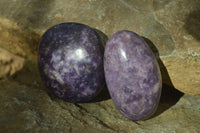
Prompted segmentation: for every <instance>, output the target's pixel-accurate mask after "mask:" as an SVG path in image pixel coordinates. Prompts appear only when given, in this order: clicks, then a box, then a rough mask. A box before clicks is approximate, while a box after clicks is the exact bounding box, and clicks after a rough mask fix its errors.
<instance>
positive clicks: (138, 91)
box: [104, 30, 162, 121]
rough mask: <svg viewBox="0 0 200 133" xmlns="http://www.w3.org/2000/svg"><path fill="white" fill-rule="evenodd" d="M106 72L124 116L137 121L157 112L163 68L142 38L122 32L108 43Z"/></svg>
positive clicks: (108, 85) (114, 99) (116, 34)
mask: <svg viewBox="0 0 200 133" xmlns="http://www.w3.org/2000/svg"><path fill="white" fill-rule="evenodd" d="M104 72H105V78H106V83H107V87H108V90H109V93H110V95H111V98H112V100H113V102H114V104H115V106H116V108H117V109H118V110H119V111H120V112H121V113H122V114H123V115H124V116H126V117H128V118H129V119H131V120H134V121H137V120H144V119H147V118H149V117H150V116H151V115H152V114H153V113H154V112H155V110H156V108H157V106H158V103H159V100H160V95H161V88H162V79H161V73H160V68H159V66H158V63H157V60H156V58H155V56H154V54H153V52H152V51H151V49H150V47H149V46H148V45H147V44H146V43H145V41H144V40H143V39H142V38H141V37H140V36H139V35H137V34H136V33H134V32H131V31H127V30H123V31H119V32H117V33H115V34H114V35H113V36H112V37H111V38H110V39H109V40H108V41H107V43H106V47H105V52H104Z"/></svg>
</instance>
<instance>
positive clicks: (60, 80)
mask: <svg viewBox="0 0 200 133" xmlns="http://www.w3.org/2000/svg"><path fill="white" fill-rule="evenodd" d="M51 73H52V74H53V75H54V79H56V80H57V81H58V82H59V83H60V84H64V81H63V79H62V77H61V75H60V74H59V73H58V72H57V71H52V72H51Z"/></svg>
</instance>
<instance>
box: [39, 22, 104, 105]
mask: <svg viewBox="0 0 200 133" xmlns="http://www.w3.org/2000/svg"><path fill="white" fill-rule="evenodd" d="M103 52H104V51H103V45H102V43H101V40H100V38H99V36H98V34H97V33H96V32H95V31H94V30H93V29H92V28H90V27H88V26H86V25H83V24H78V23H62V24H59V25H56V26H54V27H52V28H50V29H49V30H47V31H46V32H45V34H44V35H43V36H42V39H41V42H40V46H39V57H38V65H39V71H40V75H41V78H42V80H43V81H44V83H45V85H46V86H47V88H49V89H50V90H51V92H53V93H54V94H55V95H56V96H58V97H59V98H61V99H63V100H65V101H68V102H85V101H88V100H91V99H92V98H94V97H95V96H96V95H97V94H98V93H99V92H100V90H101V88H102V85H103V84H104V82H105V80H104V70H103Z"/></svg>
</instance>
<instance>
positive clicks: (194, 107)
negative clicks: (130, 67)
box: [0, 62, 200, 133]
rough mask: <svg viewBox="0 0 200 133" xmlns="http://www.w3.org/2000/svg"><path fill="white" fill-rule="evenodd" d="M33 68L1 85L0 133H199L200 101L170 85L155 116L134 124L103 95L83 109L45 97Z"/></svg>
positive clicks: (84, 105) (2, 81)
mask: <svg viewBox="0 0 200 133" xmlns="http://www.w3.org/2000/svg"><path fill="white" fill-rule="evenodd" d="M36 68H37V65H36V64H32V63H30V62H28V63H26V64H25V67H24V69H23V70H22V71H20V72H17V73H16V74H15V75H14V76H13V77H12V78H9V79H3V80H1V81H0V85H1V88H0V132H3V133H7V132H8V133H12V132H60V133H62V132H66V133H67V132H69V133H79V132H80V131H81V132H82V133H94V132H95V133H103V132H105V133H116V132H120V133H123V132H124V133H127V132H130V133H133V132H134V133H135V132H136V133H137V132H138V133H149V132H152V133H160V132H163V133H169V132H175V133H182V132H186V133H187V132H188V133H193V132H194V133H198V132H199V124H200V117H199V116H200V99H197V98H195V97H192V96H189V95H184V96H183V93H181V92H179V91H177V90H175V89H173V88H170V87H169V86H164V87H163V92H162V95H161V102H160V104H159V106H158V110H157V112H156V113H155V115H154V116H153V117H151V118H150V119H148V120H146V121H138V122H137V123H134V122H133V121H131V120H128V119H126V118H125V117H124V116H122V115H121V114H120V113H119V112H118V110H117V109H116V108H115V106H114V104H113V102H112V100H111V99H110V98H109V97H108V92H106V91H104V92H102V93H101V95H99V97H97V99H95V100H93V101H91V102H90V103H82V104H73V103H68V102H65V101H62V100H60V99H58V98H55V97H52V96H50V95H48V93H47V92H46V89H45V87H44V86H43V84H42V82H41V79H40V78H39V73H38V72H37V71H35V69H36ZM27 74H29V75H32V76H27Z"/></svg>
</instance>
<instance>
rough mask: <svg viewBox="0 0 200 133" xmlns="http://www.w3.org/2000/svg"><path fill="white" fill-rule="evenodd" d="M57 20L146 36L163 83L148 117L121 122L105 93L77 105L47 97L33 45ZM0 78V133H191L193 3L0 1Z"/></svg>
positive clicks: (196, 44)
mask: <svg viewBox="0 0 200 133" xmlns="http://www.w3.org/2000/svg"><path fill="white" fill-rule="evenodd" d="M63 22H79V23H83V24H86V25H89V26H91V27H93V28H95V29H97V30H98V31H99V33H100V32H101V33H102V34H104V38H107V37H108V38H109V37H110V36H111V35H112V34H114V33H115V32H117V31H119V30H123V29H126V30H131V31H134V32H136V33H138V34H139V35H141V36H143V37H144V38H146V39H145V41H147V43H148V44H149V45H150V47H151V48H152V50H153V51H154V53H155V55H156V56H157V58H158V62H159V64H160V68H161V72H162V77H163V83H164V85H163V86H164V87H163V93H162V97H161V103H160V105H159V107H158V111H157V112H156V113H155V115H154V116H153V117H152V118H151V119H149V120H146V121H141V122H138V124H136V123H134V122H132V121H130V120H128V119H126V118H124V117H123V116H121V114H119V112H118V111H117V110H116V109H115V107H114V105H113V103H112V100H111V99H110V97H109V94H108V92H107V90H106V89H105V90H104V91H103V92H102V93H101V95H100V96H99V97H97V99H95V100H94V101H92V102H91V103H85V104H71V103H67V102H64V101H61V100H59V99H57V98H54V97H52V96H50V95H48V93H47V92H46V89H45V87H44V86H43V84H42V82H41V80H40V77H39V74H38V69H37V50H38V45H39V41H40V37H41V36H42V34H43V33H44V32H45V31H46V30H47V29H48V28H50V27H51V26H53V25H55V24H59V23H63ZM0 79H1V80H0V132H15V131H16V132H79V131H82V132H154V133H155V132H158V133H160V132H166V133H167V132H176V133H179V132H180V133H182V132H194V133H197V132H198V131H199V125H200V117H199V116H200V99H199V98H200V1H198V0H190V1H189V0H175V1H173V0H81V1H80V0H63V1H61V0H26V1H22V0H9V1H8V0H1V1H0ZM183 93H185V95H183Z"/></svg>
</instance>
